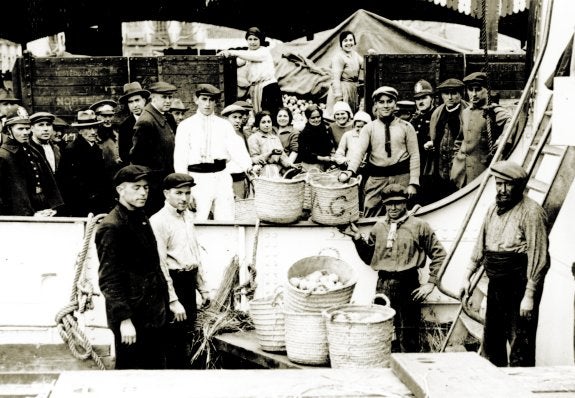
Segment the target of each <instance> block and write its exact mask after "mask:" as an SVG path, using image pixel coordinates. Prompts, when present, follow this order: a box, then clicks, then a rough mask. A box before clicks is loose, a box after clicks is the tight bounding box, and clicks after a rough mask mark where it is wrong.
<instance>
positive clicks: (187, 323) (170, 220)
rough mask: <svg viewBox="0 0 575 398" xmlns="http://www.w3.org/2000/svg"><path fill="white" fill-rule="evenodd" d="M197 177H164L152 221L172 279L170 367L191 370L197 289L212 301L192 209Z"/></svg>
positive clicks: (161, 257)
mask: <svg viewBox="0 0 575 398" xmlns="http://www.w3.org/2000/svg"><path fill="white" fill-rule="evenodd" d="M194 185H195V184H194V178H193V177H192V176H190V175H188V174H187V173H185V174H184V173H172V174H169V175H168V176H167V177H166V178H164V181H163V185H162V188H163V190H164V197H165V198H166V201H165V204H164V207H162V209H161V210H160V211H158V212H157V213H156V214H154V215H153V216H152V217H150V224H151V225H152V229H153V231H154V235H155V236H156V240H157V241H158V252H159V253H160V264H161V265H162V269H163V270H164V273H165V275H166V279H167V281H168V291H169V295H170V310H171V312H172V315H173V322H172V323H170V324H169V326H168V330H167V332H168V339H167V340H168V352H167V367H168V369H190V368H191V363H190V355H189V354H190V346H191V343H192V341H193V338H192V333H193V332H194V324H195V321H196V312H197V305H196V304H202V303H196V290H197V291H198V292H199V293H200V295H201V298H202V301H203V302H204V303H205V302H207V301H208V300H209V295H208V293H209V292H208V290H207V289H206V285H205V282H204V271H203V268H202V259H201V251H200V245H199V244H198V237H197V233H196V229H195V227H194V214H193V213H192V212H191V211H190V210H189V206H190V200H191V189H192V187H193V186H194Z"/></svg>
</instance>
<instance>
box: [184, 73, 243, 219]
mask: <svg viewBox="0 0 575 398" xmlns="http://www.w3.org/2000/svg"><path fill="white" fill-rule="evenodd" d="M220 95H221V91H220V90H219V89H218V88H216V87H214V86H213V85H211V84H199V85H198V87H197V89H196V92H195V98H194V101H195V103H196V105H197V107H198V109H197V111H196V113H195V114H194V115H193V116H191V117H189V118H187V119H185V120H184V121H182V122H181V123H180V124H179V125H178V129H177V131H176V139H175V150H174V170H175V172H176V173H189V174H190V175H191V176H192V177H194V181H195V182H196V185H195V186H194V187H193V188H192V196H193V197H194V201H195V203H196V220H207V219H208V217H209V214H210V211H212V212H213V218H214V220H233V219H234V217H235V204H234V192H233V189H232V177H231V176H230V173H229V171H227V170H226V164H227V163H228V162H229V161H230V160H231V159H237V160H239V161H240V162H241V164H239V166H240V168H241V169H242V171H244V172H245V171H247V170H248V169H249V168H250V167H251V160H248V159H244V158H243V156H242V154H241V147H239V146H237V145H235V143H236V142H237V141H236V133H235V131H234V128H233V127H232V125H231V123H230V122H228V121H227V120H225V119H223V118H221V117H219V116H217V115H215V114H214V111H215V108H216V100H217V99H218V98H219V96H220Z"/></svg>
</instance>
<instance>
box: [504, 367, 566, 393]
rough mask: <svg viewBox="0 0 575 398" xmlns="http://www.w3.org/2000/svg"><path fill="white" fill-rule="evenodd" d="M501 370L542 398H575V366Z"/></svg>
mask: <svg viewBox="0 0 575 398" xmlns="http://www.w3.org/2000/svg"><path fill="white" fill-rule="evenodd" d="M501 370H502V371H503V373H505V374H507V375H509V376H511V377H512V378H513V379H514V380H515V381H517V382H519V383H520V384H522V385H524V386H526V387H527V388H529V389H530V390H531V391H532V392H534V393H537V394H541V396H542V397H545V398H550V397H551V396H553V397H567V396H570V397H573V396H575V366H537V367H532V368H501ZM551 394H553V395H551Z"/></svg>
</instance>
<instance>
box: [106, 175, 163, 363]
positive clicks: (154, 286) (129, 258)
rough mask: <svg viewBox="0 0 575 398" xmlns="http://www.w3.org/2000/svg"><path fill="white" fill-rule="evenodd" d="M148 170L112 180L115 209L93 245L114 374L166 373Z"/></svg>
mask: <svg viewBox="0 0 575 398" xmlns="http://www.w3.org/2000/svg"><path fill="white" fill-rule="evenodd" d="M151 179H152V170H150V169H149V168H148V167H145V166H140V165H129V166H125V167H123V168H122V169H120V170H119V171H118V172H117V173H116V175H115V176H114V185H115V186H116V191H117V193H118V202H117V204H116V207H114V209H112V211H110V213H108V214H107V215H106V217H104V219H103V220H102V221H101V223H100V224H99V226H98V229H97V230H96V236H95V242H96V250H97V253H98V259H99V260H100V267H99V270H98V277H99V285H100V290H101V291H102V294H103V295H104V297H105V299H106V316H107V320H108V326H109V328H110V329H111V330H112V332H113V333H114V342H115V347H116V369H165V368H166V333H165V330H166V321H167V315H168V311H169V303H168V297H169V296H168V284H167V281H166V278H165V276H164V273H163V271H162V267H161V264H160V256H159V254H158V246H157V242H156V238H155V236H154V232H153V231H152V228H151V226H150V222H149V220H148V217H147V216H146V214H145V212H144V206H145V204H146V200H147V198H148V189H149V181H150V180H151Z"/></svg>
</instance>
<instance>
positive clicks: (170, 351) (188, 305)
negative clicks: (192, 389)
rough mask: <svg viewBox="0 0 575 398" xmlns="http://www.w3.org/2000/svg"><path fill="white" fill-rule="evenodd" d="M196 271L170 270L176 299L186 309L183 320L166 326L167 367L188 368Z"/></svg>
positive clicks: (194, 311) (193, 316) (193, 322)
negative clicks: (185, 317)
mask: <svg viewBox="0 0 575 398" xmlns="http://www.w3.org/2000/svg"><path fill="white" fill-rule="evenodd" d="M197 273H198V271H197V269H194V270H192V271H183V272H178V271H175V270H170V277H171V278H172V282H173V284H174V290H175V291H176V295H177V296H178V301H179V302H180V304H182V305H183V306H184V308H185V310H186V316H187V319H186V320H185V321H181V322H176V321H175V320H173V319H172V321H171V322H170V323H169V324H168V326H167V331H166V333H167V341H168V344H167V352H166V354H167V355H166V360H167V368H168V369H190V368H191V366H190V365H191V364H190V354H191V353H190V347H191V343H192V340H193V337H194V335H193V332H194V324H195V322H196V314H197V308H196V275H197ZM172 315H173V314H172Z"/></svg>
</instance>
